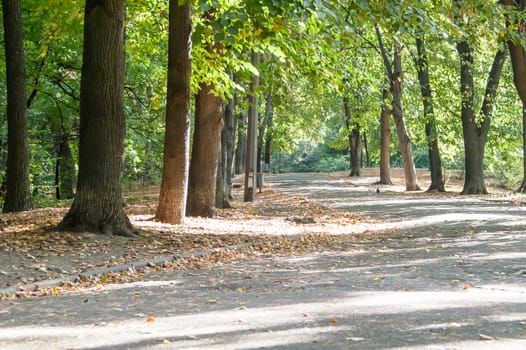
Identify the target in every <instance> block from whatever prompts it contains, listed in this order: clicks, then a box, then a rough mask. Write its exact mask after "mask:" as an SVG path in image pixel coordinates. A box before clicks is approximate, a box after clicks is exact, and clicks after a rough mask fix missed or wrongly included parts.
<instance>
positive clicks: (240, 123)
mask: <svg viewBox="0 0 526 350" xmlns="http://www.w3.org/2000/svg"><path fill="white" fill-rule="evenodd" d="M234 104H235V105H236V106H237V105H238V103H237V96H235V97H234ZM236 122H237V145H236V156H235V164H234V173H235V174H243V173H244V172H245V162H246V151H247V115H246V114H245V113H240V114H238V115H237V116H236Z"/></svg>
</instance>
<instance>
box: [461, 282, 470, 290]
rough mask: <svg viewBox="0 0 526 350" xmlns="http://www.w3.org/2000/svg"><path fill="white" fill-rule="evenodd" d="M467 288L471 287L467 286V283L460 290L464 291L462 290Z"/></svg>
mask: <svg viewBox="0 0 526 350" xmlns="http://www.w3.org/2000/svg"><path fill="white" fill-rule="evenodd" d="M469 288H471V286H470V285H469V284H467V283H466V284H465V285H464V286H463V287H462V289H464V290H466V289H469Z"/></svg>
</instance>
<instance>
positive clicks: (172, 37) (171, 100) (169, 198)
mask: <svg viewBox="0 0 526 350" xmlns="http://www.w3.org/2000/svg"><path fill="white" fill-rule="evenodd" d="M169 11H170V14H169V17H170V19H169V38H168V41H169V43H168V82H167V96H166V126H165V136H164V156H163V173H162V180H161V189H160V193H159V204H158V206H157V211H156V213H155V219H156V220H159V221H161V222H167V223H172V224H180V223H182V222H183V221H184V218H185V216H186V196H187V191H188V173H189V167H190V165H189V158H190V156H189V153H190V74H191V69H192V64H191V52H192V40H191V35H192V5H191V2H189V1H188V2H186V3H185V4H183V5H178V1H177V0H170V10H169Z"/></svg>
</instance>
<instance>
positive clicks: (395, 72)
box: [375, 25, 420, 191]
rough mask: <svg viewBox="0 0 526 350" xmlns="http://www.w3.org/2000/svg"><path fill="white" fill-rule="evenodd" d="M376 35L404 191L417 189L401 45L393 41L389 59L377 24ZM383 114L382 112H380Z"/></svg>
mask: <svg viewBox="0 0 526 350" xmlns="http://www.w3.org/2000/svg"><path fill="white" fill-rule="evenodd" d="M375 30H376V36H377V39H378V44H379V48H380V53H381V55H382V59H383V62H384V68H385V72H386V78H387V79H388V80H389V89H390V92H391V96H392V103H391V107H392V110H391V113H392V115H393V119H394V121H395V125H396V133H397V136H398V144H399V146H400V153H401V154H402V160H403V163H404V175H405V186H406V191H416V190H419V189H420V187H419V186H418V183H417V179H416V169H415V163H414V161H413V153H412V151H411V140H410V139H409V136H408V133H407V127H406V123H405V117H404V109H403V107H402V53H401V47H400V44H399V43H398V42H396V40H394V43H393V60H392V62H391V61H390V60H389V57H388V56H387V52H386V50H385V46H384V44H383V39H382V34H381V32H380V28H379V27H378V25H376V26H375ZM382 116H383V113H382Z"/></svg>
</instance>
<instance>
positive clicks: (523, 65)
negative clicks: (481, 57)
mask: <svg viewBox="0 0 526 350" xmlns="http://www.w3.org/2000/svg"><path fill="white" fill-rule="evenodd" d="M501 3H502V4H504V5H505V6H514V7H515V8H514V10H516V11H518V12H520V13H522V12H523V11H524V8H525V7H526V0H520V1H516V0H501ZM512 18H514V19H515V21H512V19H511V18H510V17H507V18H506V26H507V27H508V28H510V27H511V26H514V27H515V28H517V32H518V33H517V34H520V35H524V33H525V32H526V26H525V23H524V20H522V16H514V17H512ZM508 49H509V52H510V58H511V66H512V68H513V83H514V84H515V89H516V90H517V93H518V95H519V98H520V99H521V101H522V106H523V112H522V113H523V114H522V128H523V133H522V134H523V136H522V137H523V140H522V143H523V168H524V169H523V179H522V183H521V185H520V187H519V188H518V189H517V192H522V193H524V192H526V110H525V108H526V54H525V50H524V47H522V45H521V44H520V43H518V42H515V41H513V40H508Z"/></svg>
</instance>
